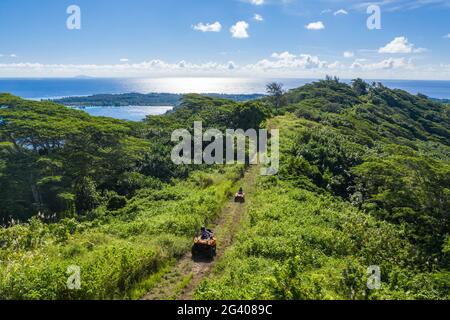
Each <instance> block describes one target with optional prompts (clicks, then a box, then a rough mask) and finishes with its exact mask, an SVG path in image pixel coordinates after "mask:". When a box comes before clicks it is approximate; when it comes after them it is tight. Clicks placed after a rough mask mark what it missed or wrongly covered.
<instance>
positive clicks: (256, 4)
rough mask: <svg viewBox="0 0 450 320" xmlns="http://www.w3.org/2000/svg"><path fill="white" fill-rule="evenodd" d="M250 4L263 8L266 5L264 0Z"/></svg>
mask: <svg viewBox="0 0 450 320" xmlns="http://www.w3.org/2000/svg"><path fill="white" fill-rule="evenodd" d="M249 2H250V3H251V4H253V5H255V6H262V5H263V4H264V3H265V1H264V0H249Z"/></svg>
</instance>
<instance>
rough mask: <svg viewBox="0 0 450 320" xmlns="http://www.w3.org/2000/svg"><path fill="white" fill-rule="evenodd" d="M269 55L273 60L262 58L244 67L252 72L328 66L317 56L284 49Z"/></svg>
mask: <svg viewBox="0 0 450 320" xmlns="http://www.w3.org/2000/svg"><path fill="white" fill-rule="evenodd" d="M271 57H272V58H273V60H270V59H263V60H260V61H258V62H256V63H254V64H250V65H247V66H245V67H244V69H246V70H250V71H252V72H265V71H270V70H283V71H295V70H308V69H320V68H326V67H328V64H327V62H326V61H322V60H320V59H319V57H317V56H312V55H309V54H300V55H298V56H297V55H295V54H291V53H289V52H288V51H285V52H281V53H273V54H272V56H271Z"/></svg>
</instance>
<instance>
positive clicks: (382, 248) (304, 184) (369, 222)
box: [196, 114, 450, 299]
mask: <svg viewBox="0 0 450 320" xmlns="http://www.w3.org/2000/svg"><path fill="white" fill-rule="evenodd" d="M271 125H272V126H274V127H278V128H281V137H282V140H281V146H283V150H282V154H283V157H282V159H283V161H282V163H283V164H282V165H283V168H282V174H281V175H280V176H279V177H276V178H275V177H268V178H267V177H261V178H260V180H259V183H258V188H257V191H256V194H255V198H254V199H253V201H252V203H251V204H250V205H249V207H250V208H251V209H250V210H249V212H248V214H247V218H246V223H245V225H244V226H243V229H242V230H241V232H240V234H239V236H238V237H237V239H236V241H235V245H234V246H233V247H232V248H231V249H229V250H228V251H227V252H226V254H225V257H224V259H222V261H220V262H219V264H218V266H217V267H216V268H215V271H214V273H213V274H212V275H211V276H210V277H209V278H208V279H206V280H205V281H204V282H203V283H202V284H201V285H200V287H199V288H198V290H197V293H196V297H197V298H198V299H448V298H450V296H449V295H448V292H449V286H450V273H449V272H448V264H447V263H448V255H446V254H445V253H442V254H436V255H433V257H434V256H439V257H440V258H439V260H433V259H432V258H431V257H430V256H428V254H427V253H424V252H421V251H419V250H420V249H419V248H420V247H421V246H419V245H418V244H417V243H415V242H414V241H412V240H410V237H411V232H412V231H411V230H409V229H410V226H409V225H407V224H398V223H390V222H388V220H390V219H380V218H379V216H378V215H376V211H369V210H366V209H363V208H361V209H359V208H360V207H361V206H360V204H358V203H355V202H353V203H352V202H351V201H346V199H343V198H342V197H340V196H338V195H336V194H335V193H334V192H333V191H332V185H331V184H330V183H329V182H328V183H327V184H319V185H318V184H316V183H315V182H314V179H317V180H318V181H321V180H322V179H323V178H324V177H321V175H322V173H321V168H323V167H317V166H316V165H315V164H313V163H312V162H310V161H308V160H306V159H305V158H304V157H295V158H292V156H291V155H290V152H291V151H292V149H294V148H296V146H295V144H294V143H293V141H295V139H296V137H297V138H298V136H302V135H304V134H311V132H322V131H321V130H323V129H324V128H321V126H320V125H319V124H317V123H314V122H311V121H308V120H305V119H301V118H297V117H296V116H294V115H292V114H288V115H286V116H280V117H277V118H275V119H274V120H272V121H271ZM328 129H329V130H333V129H331V128H328ZM322 146H323V145H321V147H322ZM305 148H311V149H312V145H309V146H305ZM327 148H337V149H339V148H340V146H339V145H335V144H334V147H333V146H332V145H331V144H330V145H327ZM311 149H310V150H311ZM311 151H312V150H311ZM325 152H326V151H325ZM323 156H324V158H325V157H327V156H326V155H323ZM322 170H323V169H322ZM326 171H327V170H326V169H325V170H324V172H326ZM327 174H328V175H329V176H330V179H331V175H332V173H331V172H329V173H327ZM321 185H323V187H321ZM447 200H448V199H447ZM447 232H448V229H447ZM447 234H448V233H447ZM441 245H442V243H441ZM436 249H437V250H436V251H439V250H442V249H443V247H442V246H438V247H437V248H436ZM447 250H448V249H447ZM444 251H445V250H444ZM446 252H447V251H446ZM372 265H377V266H379V267H380V269H381V280H382V287H381V289H380V290H368V288H367V280H368V274H367V269H368V267H369V266H372Z"/></svg>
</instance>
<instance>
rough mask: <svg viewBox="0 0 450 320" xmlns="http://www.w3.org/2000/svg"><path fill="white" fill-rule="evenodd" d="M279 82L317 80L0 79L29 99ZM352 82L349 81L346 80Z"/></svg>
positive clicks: (241, 90)
mask: <svg viewBox="0 0 450 320" xmlns="http://www.w3.org/2000/svg"><path fill="white" fill-rule="evenodd" d="M272 81H277V82H281V83H283V84H284V86H285V88H286V89H292V88H296V87H299V86H302V85H304V84H306V83H310V82H313V81H315V79H292V78H289V79H246V78H151V79H104V78H86V79H85V78H71V79H0V92H8V93H12V94H14V95H17V96H20V97H22V98H26V99H49V98H61V97H70V96H87V95H92V94H100V93H112V94H117V93H129V92H138V93H150V92H163V93H225V94H252V93H264V92H265V85H266V84H267V83H269V82H272ZM343 81H344V82H349V80H343ZM367 81H368V82H373V81H379V82H382V83H383V84H384V85H385V86H387V87H390V88H398V89H403V90H406V91H408V92H410V93H413V94H416V93H423V94H425V95H427V96H429V97H432V98H438V99H450V81H423V80H367Z"/></svg>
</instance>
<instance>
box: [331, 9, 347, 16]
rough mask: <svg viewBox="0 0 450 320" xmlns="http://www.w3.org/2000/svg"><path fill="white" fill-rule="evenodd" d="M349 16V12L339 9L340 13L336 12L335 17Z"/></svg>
mask: <svg viewBox="0 0 450 320" xmlns="http://www.w3.org/2000/svg"><path fill="white" fill-rule="evenodd" d="M347 14H348V12H347V11H346V10H344V9H339V10H338V11H336V12H335V13H334V15H335V16H338V15H347Z"/></svg>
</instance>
